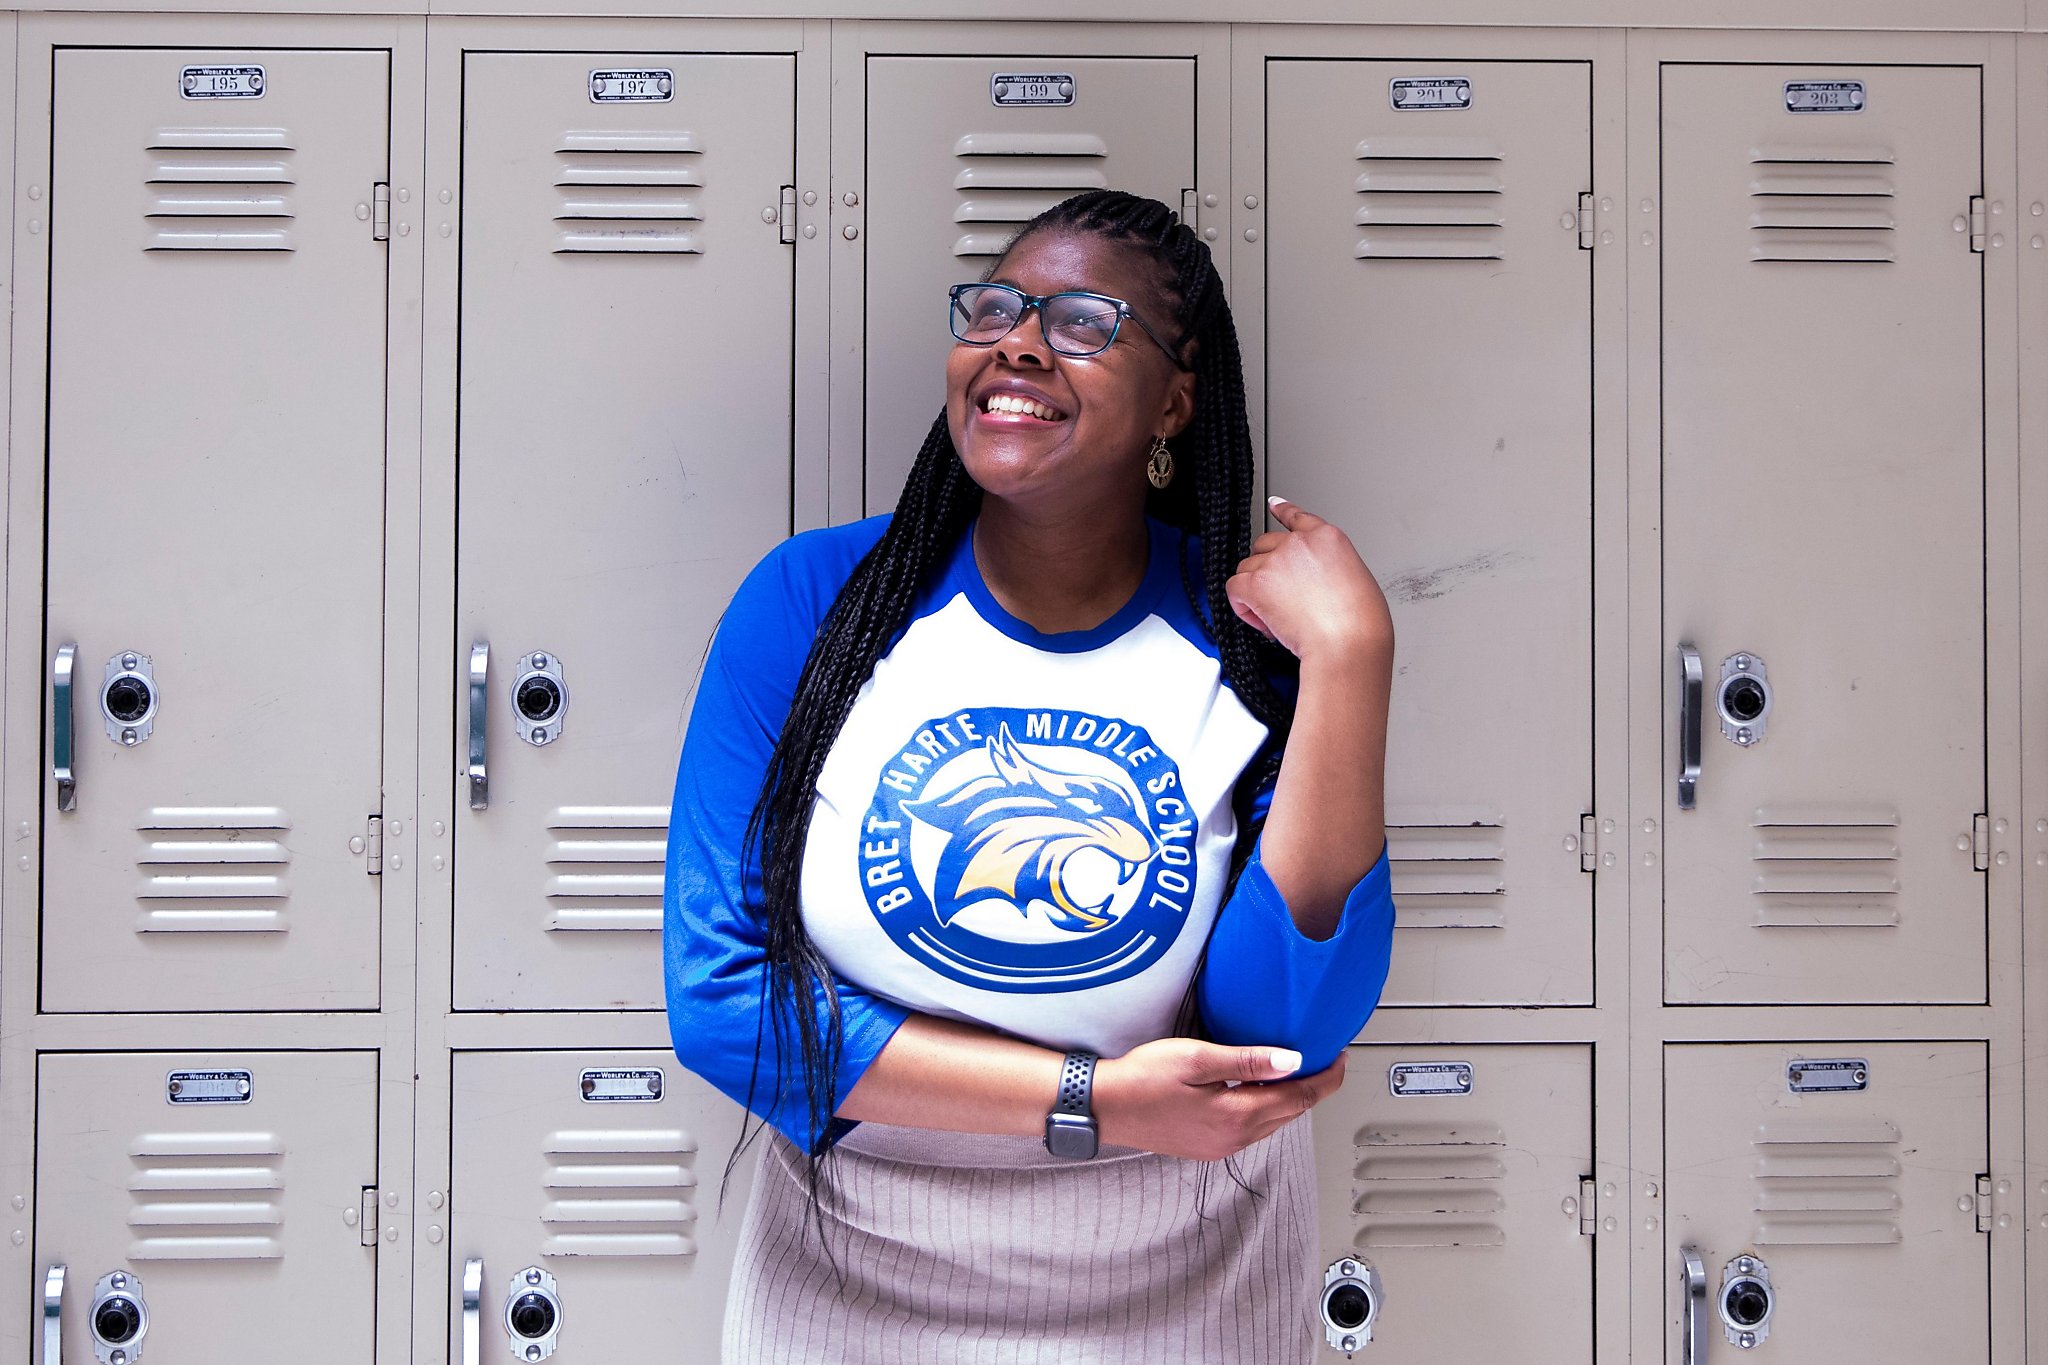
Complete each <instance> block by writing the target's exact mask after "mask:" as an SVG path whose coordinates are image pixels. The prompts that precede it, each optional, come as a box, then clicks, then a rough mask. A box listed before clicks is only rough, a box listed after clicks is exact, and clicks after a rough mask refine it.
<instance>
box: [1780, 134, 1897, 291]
mask: <svg viewBox="0 0 2048 1365" xmlns="http://www.w3.org/2000/svg"><path fill="white" fill-rule="evenodd" d="M1749 161H1750V184H1749V191H1750V215H1749V226H1750V234H1751V235H1750V251H1749V258H1750V259H1751V260H1753V261H1818V262H1830V263H1844V264H1884V263H1887V262H1890V261H1893V260H1896V259H1897V256H1896V251H1895V247H1894V243H1895V242H1896V240H1897V238H1896V236H1895V235H1894V234H1895V233H1896V232H1897V229H1898V223H1897V220H1896V219H1895V218H1894V217H1893V215H1892V205H1891V201H1892V200H1893V198H1895V197H1896V190H1895V188H1894V180H1893V158H1892V154H1891V152H1890V151H1889V150H1888V149H1886V148H1883V147H1833V148H1830V147H1815V146H1771V147H1757V148H1753V149H1752V150H1751V152H1750V158H1749Z"/></svg>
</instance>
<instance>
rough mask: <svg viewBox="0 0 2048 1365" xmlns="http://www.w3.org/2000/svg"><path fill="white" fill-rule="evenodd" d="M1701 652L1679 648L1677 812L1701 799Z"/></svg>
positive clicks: (1703, 675) (1703, 677) (1703, 682)
mask: <svg viewBox="0 0 2048 1365" xmlns="http://www.w3.org/2000/svg"><path fill="white" fill-rule="evenodd" d="M1706 690H1707V686H1706V672H1705V670H1704V669H1703V668H1702V667H1701V666H1700V652H1699V651H1698V650H1697V649H1694V648H1693V647H1692V645H1691V644H1689V643H1686V644H1680V645H1679V646H1678V763H1679V769H1678V808H1679V809H1680V810H1693V809H1695V808H1697V807H1698V805H1699V797H1700V709H1701V705H1702V703H1703V702H1704V701H1705V695H1706Z"/></svg>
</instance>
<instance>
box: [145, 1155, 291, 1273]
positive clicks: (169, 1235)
mask: <svg viewBox="0 0 2048 1365" xmlns="http://www.w3.org/2000/svg"><path fill="white" fill-rule="evenodd" d="M128 1156H129V1160H130V1161H131V1162H132V1163H133V1166H134V1169H133V1171H132V1172H131V1173H130V1175H129V1177H128V1192H129V1204H128V1226H129V1228H130V1229H131V1240H130V1241H129V1243H128V1256H129V1258H130V1259H131V1260H137V1261H273V1260H276V1259H278V1258H279V1257H280V1256H282V1255H283V1254H284V1242H283V1236H282V1234H283V1231H284V1142H283V1140H282V1139H281V1138H280V1137H279V1136H278V1135H277V1134H276V1133H266V1132H218V1133H215V1132H204V1131H201V1132H182V1133H144V1134H142V1135H140V1136H139V1137H137V1138H136V1139H135V1140H134V1141H133V1142H131V1143H130V1144H129V1146H128Z"/></svg>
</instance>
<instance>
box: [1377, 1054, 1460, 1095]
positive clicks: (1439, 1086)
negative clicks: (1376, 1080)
mask: <svg viewBox="0 0 2048 1365" xmlns="http://www.w3.org/2000/svg"><path fill="white" fill-rule="evenodd" d="M1387 1093H1388V1094H1389V1095H1469V1094H1471V1093H1472V1063H1470V1062H1395V1063H1394V1064H1393V1065H1392V1066H1390V1067H1388V1068H1387Z"/></svg>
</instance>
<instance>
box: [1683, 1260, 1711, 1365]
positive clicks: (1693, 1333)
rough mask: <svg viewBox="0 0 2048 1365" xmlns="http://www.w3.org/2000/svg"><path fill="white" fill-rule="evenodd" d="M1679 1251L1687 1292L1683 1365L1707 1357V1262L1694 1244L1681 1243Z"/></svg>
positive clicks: (1684, 1289)
mask: <svg viewBox="0 0 2048 1365" xmlns="http://www.w3.org/2000/svg"><path fill="white" fill-rule="evenodd" d="M1678 1254H1679V1256H1680V1257H1681V1258H1682V1263H1681V1264H1680V1266H1679V1272H1678V1283H1679V1287H1680V1290H1681V1292H1683V1293H1684V1295H1685V1361H1684V1365H1701V1362H1703V1361H1705V1360H1706V1358H1707V1263H1706V1262H1705V1261H1703V1260H1701V1259H1700V1253H1699V1251H1698V1249H1697V1248H1694V1247H1680V1248H1679V1249H1678Z"/></svg>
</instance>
